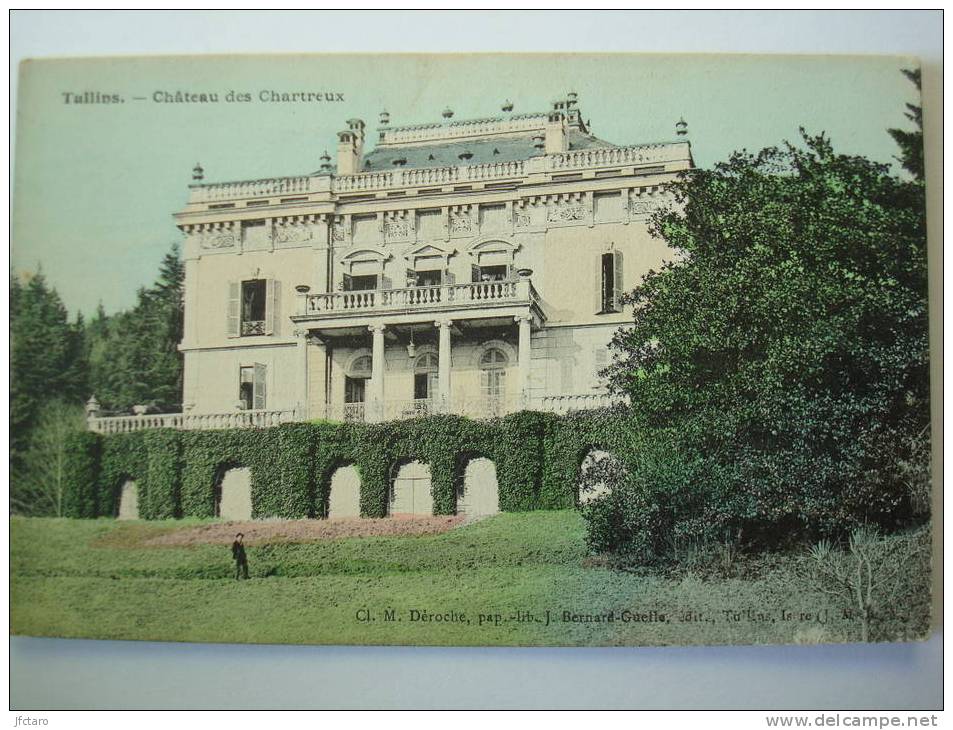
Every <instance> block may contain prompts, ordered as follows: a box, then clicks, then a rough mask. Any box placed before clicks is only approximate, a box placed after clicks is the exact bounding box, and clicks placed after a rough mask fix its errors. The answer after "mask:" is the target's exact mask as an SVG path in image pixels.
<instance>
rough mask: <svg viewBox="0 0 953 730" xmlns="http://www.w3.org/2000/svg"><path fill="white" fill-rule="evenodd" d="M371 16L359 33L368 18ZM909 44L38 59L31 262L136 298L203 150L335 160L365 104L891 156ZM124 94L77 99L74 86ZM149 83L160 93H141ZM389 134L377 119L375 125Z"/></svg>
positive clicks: (23, 208) (219, 162) (303, 166)
mask: <svg viewBox="0 0 953 730" xmlns="http://www.w3.org/2000/svg"><path fill="white" fill-rule="evenodd" d="M355 32H359V30H358V29H355ZM915 65H916V63H915V62H914V61H913V60H912V59H904V58H895V57H836V56H818V57H785V56H777V57H758V56H745V55H737V56H729V55H725V56H708V57H705V56H688V55H686V56H652V55H647V56H638V55H632V56H614V55H613V56H610V55H605V56H599V55H581V56H572V55H558V56H555V55H551V56H547V55H521V56H515V55H501V56H497V55H471V54H468V55H458V56H443V57H439V56H417V55H403V56H259V57H254V56H246V57H241V56H236V57H228V56H221V57H209V58H174V57H172V58H123V59H93V60H67V61H38V62H29V63H27V64H25V65H24V66H23V67H22V69H21V79H20V98H19V100H18V109H17V134H18V139H17V150H16V180H15V185H16V197H15V204H14V229H13V230H14V237H13V267H14V271H15V272H20V271H29V270H35V268H36V265H37V263H38V262H42V263H43V265H44V267H45V271H46V273H47V276H48V277H49V279H50V282H51V283H52V284H53V285H54V286H55V287H56V289H57V290H58V291H59V292H60V293H61V295H62V296H63V299H64V301H65V303H66V305H67V307H68V308H69V309H70V310H75V309H81V310H82V311H84V312H85V313H87V314H92V313H93V311H94V310H95V308H96V305H97V302H99V301H100V300H101V301H102V302H103V304H104V307H105V309H106V311H107V312H113V311H115V310H117V309H120V308H125V307H129V306H130V305H132V304H133V302H134V301H135V295H136V290H137V289H138V287H140V286H142V285H144V284H146V283H147V282H150V281H151V280H152V278H153V276H154V271H155V262H156V261H158V260H160V259H161V257H162V255H163V254H164V253H165V252H166V251H168V249H169V246H170V244H171V243H173V242H175V241H177V240H178V239H179V233H178V231H177V230H176V229H175V227H174V226H173V224H172V219H171V214H172V213H173V212H175V211H176V210H178V209H180V208H181V207H182V206H183V204H184V202H185V200H186V194H187V185H188V184H189V183H190V182H191V170H192V167H193V166H194V165H195V163H196V162H201V163H202V164H203V166H204V167H205V170H206V179H207V180H208V181H224V180H235V179H255V178H262V177H278V176H283V175H299V174H305V173H308V172H312V171H314V170H317V169H318V167H319V164H320V162H319V157H320V155H321V154H322V152H323V151H324V150H328V151H329V152H330V153H331V155H332V156H333V155H334V154H335V146H336V136H335V133H336V132H337V131H339V130H340V129H342V128H343V126H344V122H345V120H347V119H348V118H351V117H359V118H362V119H364V120H365V121H366V122H367V123H368V126H369V128H371V129H373V128H374V127H375V126H376V123H377V119H378V113H379V112H380V111H381V110H383V109H385V108H386V109H387V110H388V111H389V112H390V114H391V124H392V125H395V126H396V125H403V124H417V123H425V122H432V121H436V120H439V118H440V112H441V110H442V109H444V108H445V107H446V106H448V105H449V106H450V107H451V108H452V109H453V110H454V112H455V115H456V118H457V119H461V118H480V117H488V116H494V115H499V114H500V113H501V112H500V106H501V105H502V103H503V101H504V100H505V99H511V100H512V101H513V102H514V103H515V109H514V112H515V113H520V112H531V111H545V110H546V109H548V108H549V105H550V102H551V101H552V99H553V98H555V97H559V96H562V95H564V94H565V93H566V92H567V91H569V90H575V91H577V92H578V93H579V95H580V106H581V108H582V110H583V114H584V115H585V116H586V118H587V119H590V120H591V122H592V128H593V129H594V131H595V132H596V134H598V135H599V136H600V137H601V138H603V139H607V140H610V141H612V142H615V143H617V144H640V143H648V142H658V141H664V140H670V139H672V138H673V136H674V125H675V123H676V122H677V121H678V119H679V118H680V117H681V116H684V118H685V119H686V121H687V122H688V124H689V132H690V134H689V138H690V139H691V141H692V150H693V154H694V157H695V161H696V163H697V164H698V165H700V166H702V167H705V166H709V165H711V164H712V163H713V162H714V161H715V160H719V159H725V158H727V157H728V155H729V154H730V153H731V152H733V151H734V150H738V149H742V148H747V149H760V148H762V147H765V146H768V145H772V144H776V143H777V142H778V141H779V140H783V139H792V140H796V139H797V138H798V133H797V130H798V127H799V126H802V125H803V126H805V127H806V128H807V129H808V130H809V131H810V132H812V133H819V132H821V131H824V132H826V133H827V134H829V135H830V136H831V138H832V139H833V140H834V142H835V143H836V145H837V148H838V149H839V150H841V151H842V152H845V153H850V154H860V155H864V156H867V157H869V158H871V159H874V160H878V161H883V162H890V161H892V159H893V155H894V154H895V148H894V146H893V144H892V143H891V140H890V139H889V138H888V137H886V135H884V133H883V130H885V129H887V128H891V127H898V128H907V127H908V126H909V124H908V122H907V120H905V119H904V117H903V113H902V109H903V103H904V102H907V101H913V102H916V103H919V100H918V98H917V97H916V93H915V90H914V89H912V88H911V87H910V85H909V84H907V83H906V82H905V80H904V79H903V77H902V76H901V75H900V74H899V73H898V71H899V69H900V68H910V67H914V66H915ZM179 90H182V91H189V92H196V93H198V92H216V93H218V94H219V95H220V98H222V99H224V95H225V94H227V92H228V91H230V90H236V91H246V92H250V93H251V94H252V97H253V99H254V100H253V101H252V102H232V103H230V102H225V101H221V102H220V103H218V104H204V105H203V104H175V103H169V104H165V103H163V104H159V103H155V102H153V101H152V96H153V94H154V93H155V92H156V91H169V92H172V93H174V92H175V91H179ZM269 90H275V91H278V92H294V91H315V92H322V93H323V92H332V93H334V92H338V93H343V95H344V101H343V102H332V103H321V104H314V103H311V104H308V103H297V104H294V103H262V102H260V101H258V100H257V99H258V94H259V92H261V91H269ZM86 91H89V92H100V93H116V94H119V95H121V96H122V97H123V99H125V103H122V104H108V105H95V104H65V103H64V97H63V94H64V92H70V93H73V94H82V93H83V92H86ZM134 96H142V97H146V100H145V101H135V100H134V99H133V97H134ZM370 136H371V138H372V137H373V132H371V135H370Z"/></svg>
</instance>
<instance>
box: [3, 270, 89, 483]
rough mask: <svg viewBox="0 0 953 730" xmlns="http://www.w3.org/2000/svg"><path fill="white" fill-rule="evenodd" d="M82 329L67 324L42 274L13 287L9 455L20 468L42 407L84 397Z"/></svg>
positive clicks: (61, 306)
mask: <svg viewBox="0 0 953 730" xmlns="http://www.w3.org/2000/svg"><path fill="white" fill-rule="evenodd" d="M82 349H83V347H82V326H81V324H80V323H77V324H70V322H69V320H68V317H67V312H66V308H65V307H64V306H63V302H62V300H61V299H60V296H59V294H57V292H56V290H55V289H53V288H51V287H49V286H48V285H47V283H46V278H45V277H44V276H43V273H42V271H39V270H38V271H37V272H36V274H34V275H33V276H31V277H30V279H29V281H27V283H26V284H25V285H23V284H20V283H19V282H17V281H16V279H14V280H13V281H12V282H11V321H10V350H11V353H10V371H11V372H10V450H11V464H12V466H13V467H14V468H15V467H16V466H18V465H19V463H20V459H21V457H22V454H23V451H24V449H25V446H26V443H27V441H28V439H29V433H30V430H31V429H32V428H33V426H34V425H35V423H36V418H37V414H38V412H39V409H40V407H41V406H42V404H43V403H46V402H48V401H52V400H55V399H59V400H62V401H64V402H67V403H78V402H81V400H82V399H83V397H84V394H85V381H86V378H85V368H84V367H83V365H82V362H81V358H80V357H79V356H80V354H81V352H82Z"/></svg>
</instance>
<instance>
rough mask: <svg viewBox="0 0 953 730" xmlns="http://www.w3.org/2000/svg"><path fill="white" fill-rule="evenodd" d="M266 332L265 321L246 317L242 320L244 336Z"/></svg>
mask: <svg viewBox="0 0 953 730" xmlns="http://www.w3.org/2000/svg"><path fill="white" fill-rule="evenodd" d="M263 334H265V322H264V321H263V320H262V321H258V320H250V319H246V320H245V321H244V322H242V337H248V336H250V335H263Z"/></svg>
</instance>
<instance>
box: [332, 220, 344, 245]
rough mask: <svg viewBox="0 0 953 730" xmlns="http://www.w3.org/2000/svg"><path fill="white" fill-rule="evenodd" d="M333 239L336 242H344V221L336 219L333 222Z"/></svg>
mask: <svg viewBox="0 0 953 730" xmlns="http://www.w3.org/2000/svg"><path fill="white" fill-rule="evenodd" d="M331 240H332V241H334V242H335V243H343V242H344V223H342V222H341V221H335V222H334V223H332V224H331Z"/></svg>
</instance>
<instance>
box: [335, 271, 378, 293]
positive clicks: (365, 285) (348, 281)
mask: <svg viewBox="0 0 953 730" xmlns="http://www.w3.org/2000/svg"><path fill="white" fill-rule="evenodd" d="M376 288H377V275H376V274H370V275H367V276H349V275H348V274H345V275H344V285H343V289H344V291H368V290H369V289H376Z"/></svg>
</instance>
